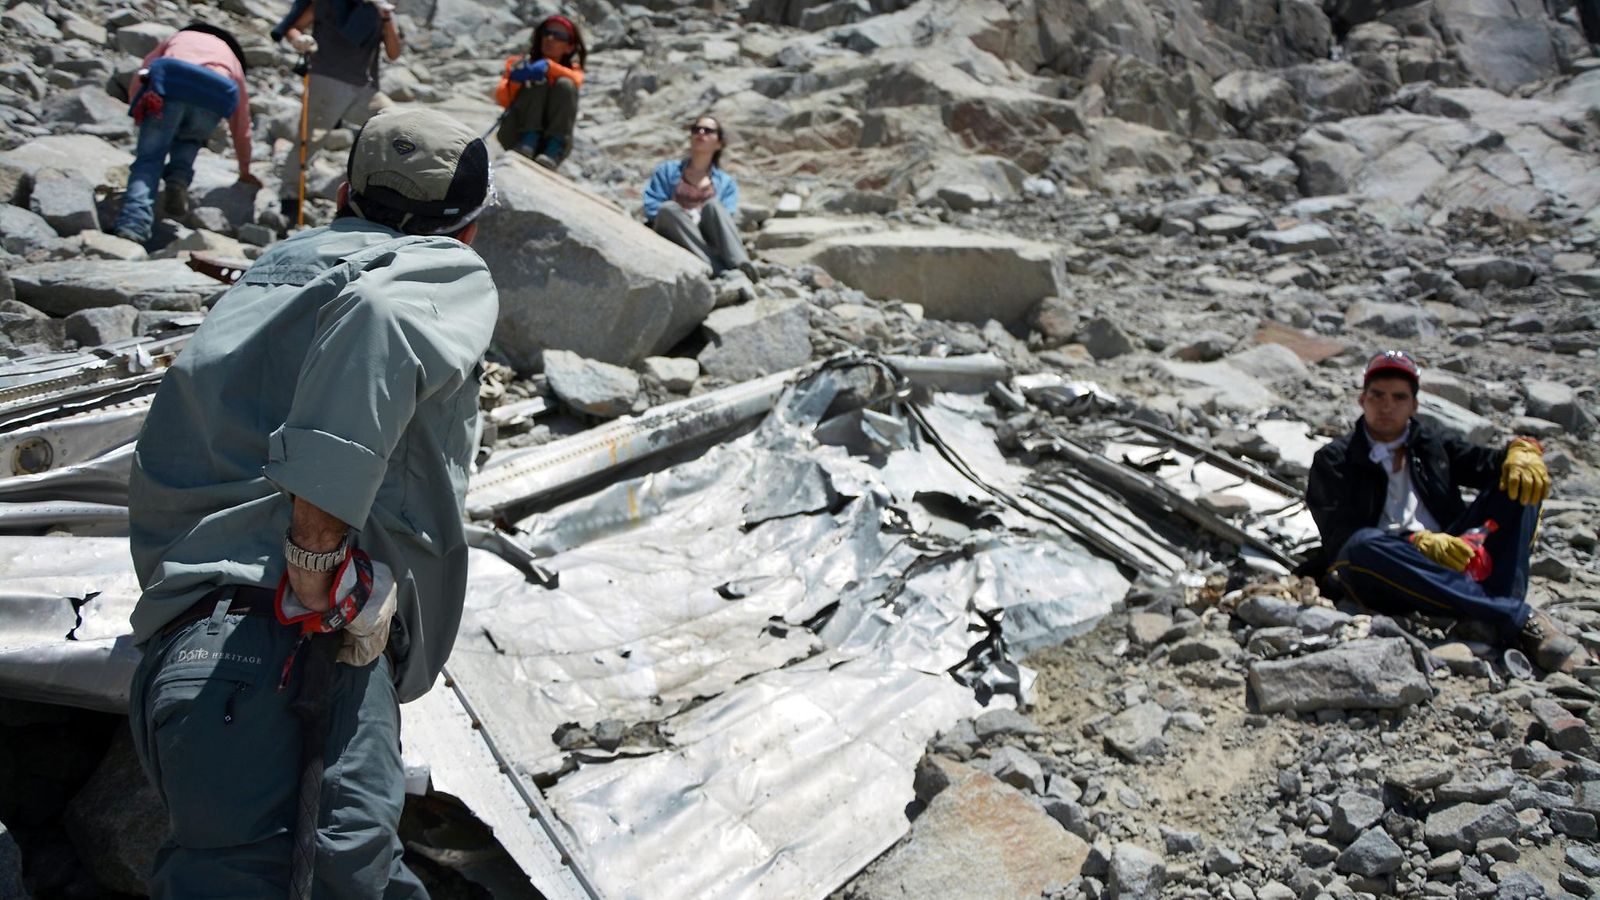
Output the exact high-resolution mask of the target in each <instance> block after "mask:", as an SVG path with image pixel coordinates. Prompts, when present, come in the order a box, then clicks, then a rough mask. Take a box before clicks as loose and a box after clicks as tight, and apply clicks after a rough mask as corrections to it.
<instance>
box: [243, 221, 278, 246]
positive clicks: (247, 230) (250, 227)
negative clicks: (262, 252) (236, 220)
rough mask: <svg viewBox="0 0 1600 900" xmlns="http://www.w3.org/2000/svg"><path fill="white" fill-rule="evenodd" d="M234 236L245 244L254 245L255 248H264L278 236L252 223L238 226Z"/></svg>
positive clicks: (262, 226)
mask: <svg viewBox="0 0 1600 900" xmlns="http://www.w3.org/2000/svg"><path fill="white" fill-rule="evenodd" d="M234 236H235V237H237V238H238V239H239V240H241V241H243V242H244V243H246V244H254V245H255V246H257V247H265V246H267V245H268V244H271V243H272V242H273V241H276V240H277V239H278V236H277V235H276V234H274V233H273V231H272V229H271V228H268V227H267V226H265V225H257V224H256V223H254V222H246V223H244V224H243V225H240V226H239V229H238V231H237V233H236V234H235V235H234Z"/></svg>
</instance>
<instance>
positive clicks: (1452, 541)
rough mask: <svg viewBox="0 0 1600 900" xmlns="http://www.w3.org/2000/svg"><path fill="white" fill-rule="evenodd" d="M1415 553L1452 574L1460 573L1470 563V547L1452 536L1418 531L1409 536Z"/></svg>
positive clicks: (1436, 532)
mask: <svg viewBox="0 0 1600 900" xmlns="http://www.w3.org/2000/svg"><path fill="white" fill-rule="evenodd" d="M1411 544H1412V546H1414V547H1416V548H1417V552H1418V553H1421V554H1422V555H1423V556H1426V557H1427V558H1429V559H1431V560H1433V561H1434V562H1436V563H1438V564H1439V565H1441V566H1444V567H1445V568H1446V569H1450V570H1451V571H1453V572H1462V571H1465V570H1466V568H1467V563H1469V562H1472V556H1473V553H1472V545H1471V544H1469V543H1467V542H1466V541H1463V540H1462V539H1461V538H1458V537H1456V536H1455V535H1453V534H1443V533H1441V532H1438V531H1419V532H1417V533H1416V534H1413V535H1412V536H1411Z"/></svg>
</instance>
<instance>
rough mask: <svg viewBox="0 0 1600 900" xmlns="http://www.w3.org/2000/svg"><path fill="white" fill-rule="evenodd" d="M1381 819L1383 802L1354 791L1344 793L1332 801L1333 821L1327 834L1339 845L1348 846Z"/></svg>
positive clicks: (1329, 824)
mask: <svg viewBox="0 0 1600 900" xmlns="http://www.w3.org/2000/svg"><path fill="white" fill-rule="evenodd" d="M1381 818H1383V801H1382V800H1379V799H1378V798H1377V797H1369V796H1367V795H1366V794H1362V793H1359V792H1356V791H1346V792H1345V793H1343V794H1340V795H1339V796H1338V797H1337V798H1335V799H1334V801H1333V819H1332V820H1331V821H1329V823H1328V833H1329V834H1330V835H1332V836H1333V839H1334V840H1336V841H1338V842H1339V843H1341V844H1348V843H1350V842H1351V841H1353V840H1355V839H1356V837H1357V836H1358V835H1360V834H1361V833H1362V832H1364V831H1366V830H1367V829H1368V828H1371V827H1372V826H1373V825H1376V824H1377V823H1378V820H1379V819H1381Z"/></svg>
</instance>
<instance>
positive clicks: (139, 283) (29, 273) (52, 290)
mask: <svg viewBox="0 0 1600 900" xmlns="http://www.w3.org/2000/svg"><path fill="white" fill-rule="evenodd" d="M11 281H12V283H13V284H15V285H16V289H17V299H18V300H21V301H22V302H23V303H26V304H28V305H29V306H32V307H34V308H35V309H40V310H43V311H45V312H47V313H49V314H51V315H53V316H67V315H71V314H72V313H75V312H77V311H78V310H80V309H92V308H94V307H99V306H120V305H122V304H125V303H126V304H131V305H133V306H136V307H138V308H139V309H182V310H196V309H199V308H200V307H201V305H202V304H203V303H204V302H205V300H206V298H208V297H211V296H212V295H214V294H216V293H217V292H219V291H221V290H222V289H223V286H222V285H221V284H219V283H218V282H217V281H215V280H214V279H211V278H208V277H206V276H204V275H201V274H200V273H199V272H196V271H194V270H193V269H191V268H189V267H188V265H186V264H184V263H181V262H179V261H177V260H175V259H173V260H160V261H156V262H126V261H123V260H71V261H67V262H45V263H36V264H34V265H30V266H18V267H17V268H15V269H12V270H11Z"/></svg>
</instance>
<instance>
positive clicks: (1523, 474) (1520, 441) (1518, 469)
mask: <svg viewBox="0 0 1600 900" xmlns="http://www.w3.org/2000/svg"><path fill="white" fill-rule="evenodd" d="M1500 490H1502V491H1505V492H1506V496H1507V497H1510V498H1511V499H1513V500H1515V501H1517V502H1518V503H1521V504H1522V505H1524V506H1534V505H1536V504H1539V503H1543V502H1544V500H1545V498H1546V497H1548V496H1550V470H1548V469H1546V468H1545V467H1544V450H1543V449H1542V448H1540V446H1539V443H1538V442H1537V441H1534V440H1530V439H1529V438H1517V439H1516V440H1514V441H1512V442H1511V446H1510V447H1508V448H1506V461H1505V462H1504V463H1502V464H1501V465H1500Z"/></svg>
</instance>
